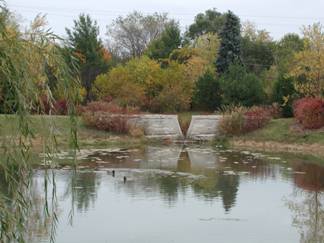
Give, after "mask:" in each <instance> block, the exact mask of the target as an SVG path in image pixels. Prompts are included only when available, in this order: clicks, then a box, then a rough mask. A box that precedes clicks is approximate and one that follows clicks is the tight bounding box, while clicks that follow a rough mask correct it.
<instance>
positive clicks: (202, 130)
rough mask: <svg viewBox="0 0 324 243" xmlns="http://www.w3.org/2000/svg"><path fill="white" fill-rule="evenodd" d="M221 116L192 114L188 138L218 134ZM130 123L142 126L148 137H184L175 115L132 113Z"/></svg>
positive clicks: (195, 138)
mask: <svg viewBox="0 0 324 243" xmlns="http://www.w3.org/2000/svg"><path fill="white" fill-rule="evenodd" d="M220 118H221V116H218V115H205V116H192V120H191V123H190V126H189V130H188V132H187V136H186V138H187V139H190V140H212V139H213V138H215V136H217V135H218V124H219V121H220ZM129 122H130V124H132V125H137V126H140V127H143V128H144V133H145V135H146V136H147V137H150V138H171V139H184V138H185V136H184V135H183V133H182V131H181V128H180V125H179V121H178V116H177V115H134V116H131V117H130V118H129Z"/></svg>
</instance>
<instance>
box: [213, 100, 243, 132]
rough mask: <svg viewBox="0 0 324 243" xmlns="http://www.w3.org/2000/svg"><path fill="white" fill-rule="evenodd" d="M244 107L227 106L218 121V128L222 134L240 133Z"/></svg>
mask: <svg viewBox="0 0 324 243" xmlns="http://www.w3.org/2000/svg"><path fill="white" fill-rule="evenodd" d="M245 112H246V108H244V107H241V106H238V107H233V108H229V109H228V108H227V111H225V113H224V116H223V118H222V119H221V121H220V124H219V129H220V132H221V133H222V134H223V135H240V134H242V132H243V127H244V113H245Z"/></svg>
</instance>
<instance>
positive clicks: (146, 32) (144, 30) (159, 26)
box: [107, 11, 174, 59]
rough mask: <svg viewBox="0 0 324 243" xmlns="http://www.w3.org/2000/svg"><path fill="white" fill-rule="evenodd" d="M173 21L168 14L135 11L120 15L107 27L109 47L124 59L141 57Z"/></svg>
mask: <svg viewBox="0 0 324 243" xmlns="http://www.w3.org/2000/svg"><path fill="white" fill-rule="evenodd" d="M172 23H174V21H171V20H169V19H168V17H167V14H159V13H154V14H152V15H143V14H141V13H139V12H136V11H135V12H133V13H130V14H128V15H127V16H126V17H121V16H120V17H118V18H117V19H116V20H114V22H113V23H112V24H111V25H109V26H108V27H107V29H108V31H107V35H108V38H109V39H108V44H109V48H110V50H111V52H112V53H113V54H114V55H116V56H118V57H121V58H122V59H128V58H130V57H133V58H135V57H140V56H141V55H142V54H143V53H144V51H145V50H146V48H147V47H148V45H149V44H150V43H151V42H152V41H153V40H156V39H158V38H160V36H161V34H162V33H163V32H164V30H165V29H166V27H167V26H169V25H172Z"/></svg>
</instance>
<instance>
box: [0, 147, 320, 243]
mask: <svg viewBox="0 0 324 243" xmlns="http://www.w3.org/2000/svg"><path fill="white" fill-rule="evenodd" d="M168 150H170V151H169V152H168ZM145 151H146V152H145V154H143V153H142V152H136V153H135V154H132V153H131V152H130V153H128V154H127V153H123V154H122V155H120V154H118V153H117V154H116V156H110V155H109V156H108V155H107V153H106V154H105V155H104V156H105V157H102V158H101V160H100V161H108V162H109V163H107V164H105V168H102V167H100V168H96V169H99V172H96V171H95V170H94V169H95V168H90V169H89V168H88V169H86V170H75V171H51V170H48V171H43V170H36V174H38V175H36V176H35V175H34V176H32V177H29V178H30V180H29V182H28V183H27V184H30V186H28V187H26V186H25V181H26V180H24V182H21V183H19V181H20V180H19V178H15V181H16V183H14V184H12V185H8V181H7V180H6V179H5V178H4V177H3V176H1V175H0V194H1V195H2V198H9V199H11V200H7V202H6V205H0V216H1V217H9V216H10V217H16V216H17V215H18V214H20V215H19V217H17V218H24V219H25V220H26V221H25V222H24V224H25V231H24V232H23V237H24V238H25V240H26V242H40V241H41V240H46V239H48V238H49V237H51V236H53V238H52V240H53V242H54V240H55V238H54V236H55V229H56V223H57V220H58V218H59V217H60V216H61V214H60V212H61V211H62V210H64V211H66V210H67V209H66V208H64V209H63V208H61V209H60V205H59V203H58V201H57V199H56V185H55V179H56V177H55V174H56V176H58V175H59V179H58V181H60V183H62V182H63V186H64V187H65V189H64V191H63V192H61V193H63V195H62V197H60V200H64V201H71V203H72V204H71V214H70V216H71V220H72V218H73V212H74V208H76V209H77V211H78V212H87V211H89V209H90V208H91V207H92V208H94V207H95V203H96V200H97V197H98V190H99V188H100V187H102V186H103V185H102V184H104V183H102V181H103V180H104V179H105V180H107V182H109V183H108V184H107V185H110V186H111V187H112V188H111V190H116V192H118V193H121V192H124V193H125V194H126V195H129V196H135V197H139V196H141V198H151V197H157V198H158V199H159V200H162V201H163V202H164V203H166V204H167V205H168V206H169V207H173V206H175V205H176V203H177V201H178V200H179V196H180V195H183V196H184V197H183V198H184V199H185V198H186V193H188V195H189V194H190V196H193V197H195V198H197V199H199V200H205V201H208V202H209V201H213V200H219V201H221V202H222V204H223V208H224V211H225V213H230V211H231V209H232V208H233V207H235V206H236V204H237V202H236V201H237V195H238V190H239V185H240V183H241V182H242V181H244V180H247V179H248V180H250V181H253V182H256V181H257V180H261V181H263V180H267V179H271V180H273V179H277V178H279V177H280V178H284V179H285V180H287V179H288V180H289V181H293V182H294V185H296V188H295V190H294V194H293V195H292V196H291V198H290V199H289V200H287V205H288V207H289V209H290V210H291V211H292V212H293V225H294V226H295V227H297V228H298V229H299V232H300V235H301V236H300V242H302V243H313V242H316V243H317V242H324V207H323V202H324V201H323V200H324V198H323V191H324V176H323V175H324V168H323V167H320V166H317V165H312V164H306V163H302V162H296V161H294V163H291V164H290V163H289V162H288V163H286V164H283V163H280V162H279V161H272V162H269V161H267V160H265V159H262V158H259V157H252V156H251V155H245V154H242V153H240V152H234V151H215V150H211V149H206V148H205V149H195V148H194V149H190V148H189V149H188V148H185V149H182V148H181V147H180V148H179V151H178V148H174V147H173V148H172V149H169V148H167V147H163V148H154V149H152V148H149V149H146V150H145ZM157 151H158V152H157ZM169 153H170V154H169ZM156 154H158V155H157V157H155V155H156ZM95 156H96V157H97V156H100V154H98V152H97V154H96V155H95ZM141 156H142V157H141ZM115 157H116V158H117V157H119V158H117V159H116V158H115ZM91 159H92V158H91V156H90V157H89V160H90V161H91ZM164 159H165V160H164ZM135 160H136V161H137V162H134V161H135ZM138 161H141V162H138ZM94 164H95V163H94ZM98 165H100V166H103V163H101V164H98ZM289 166H293V171H297V172H298V171H300V172H303V173H290V174H289V173H287V171H289V170H287V168H288V167H289ZM107 169H108V170H111V169H115V170H116V171H117V172H116V174H117V177H118V176H123V174H122V173H126V175H127V177H128V180H127V183H125V184H124V183H123V182H122V180H118V178H112V177H111V175H108V174H107V173H106V172H104V171H101V170H107ZM118 169H121V171H118ZM225 172H232V173H225ZM127 173H128V174H127ZM105 176H107V177H105ZM26 188H29V190H26ZM17 192H19V193H17ZM19 196H20V197H19ZM19 198H23V199H24V200H25V201H26V203H27V205H28V211H26V212H25V211H22V210H16V209H17V208H16V207H15V205H14V204H13V202H14V201H15V200H16V199H19ZM61 207H62V206H61ZM65 207H66V205H65ZM8 222H11V221H8ZM71 222H72V221H71ZM17 225H19V224H17ZM10 227H11V228H5V226H2V228H1V229H2V232H1V233H2V234H4V233H5V232H4V230H8V231H9V230H11V231H12V229H13V227H16V228H15V230H16V231H18V230H23V228H19V227H17V226H14V225H10Z"/></svg>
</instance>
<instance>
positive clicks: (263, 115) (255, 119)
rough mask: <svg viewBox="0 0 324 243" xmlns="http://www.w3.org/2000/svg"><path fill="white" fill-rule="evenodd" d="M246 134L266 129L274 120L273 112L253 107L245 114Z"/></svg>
mask: <svg viewBox="0 0 324 243" xmlns="http://www.w3.org/2000/svg"><path fill="white" fill-rule="evenodd" d="M244 118H245V119H244V126H243V127H244V132H250V131H254V130H256V129H259V128H261V127H264V126H265V125H266V124H267V123H268V122H269V121H270V120H271V118H272V111H271V110H270V109H268V108H263V107H257V106H256V107H252V108H250V109H249V110H248V111H247V112H245V113H244Z"/></svg>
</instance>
